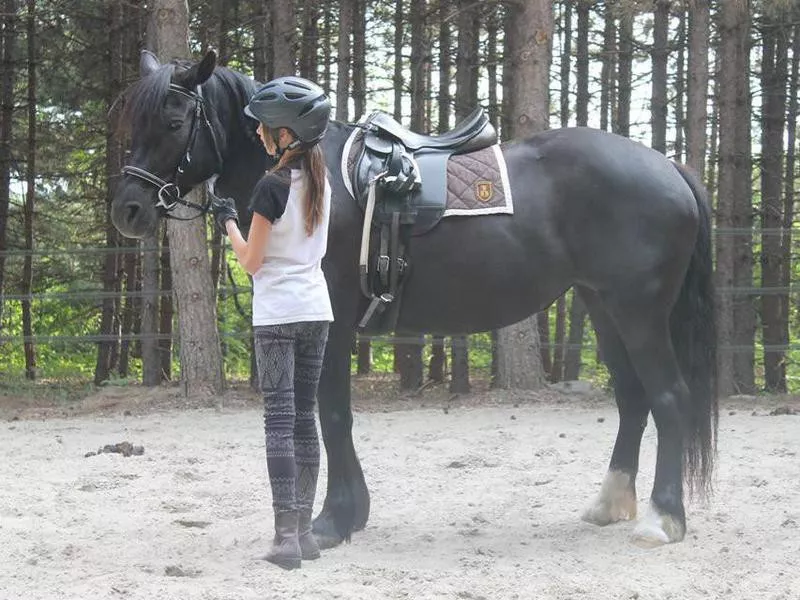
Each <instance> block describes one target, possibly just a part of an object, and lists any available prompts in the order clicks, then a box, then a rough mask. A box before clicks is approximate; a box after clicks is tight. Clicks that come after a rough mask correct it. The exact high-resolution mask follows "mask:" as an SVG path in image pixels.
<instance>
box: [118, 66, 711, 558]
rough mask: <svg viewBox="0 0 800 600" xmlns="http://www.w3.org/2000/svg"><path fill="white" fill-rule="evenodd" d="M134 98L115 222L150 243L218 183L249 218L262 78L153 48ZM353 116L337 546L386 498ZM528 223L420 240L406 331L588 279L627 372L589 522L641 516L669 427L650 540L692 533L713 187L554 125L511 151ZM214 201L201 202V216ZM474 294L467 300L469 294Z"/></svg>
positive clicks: (344, 208)
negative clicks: (372, 476)
mask: <svg viewBox="0 0 800 600" xmlns="http://www.w3.org/2000/svg"><path fill="white" fill-rule="evenodd" d="M141 67H142V78H141V79H140V80H139V81H138V82H137V83H135V84H134V85H133V86H132V87H131V89H130V90H128V92H127V93H126V97H125V121H126V122H127V123H128V124H129V126H130V130H131V132H132V137H131V142H132V152H131V157H130V161H129V165H130V166H129V167H126V169H125V170H124V172H123V173H124V174H123V176H122V177H121V179H120V180H119V182H118V184H117V188H116V193H115V196H114V201H113V206H112V219H113V222H114V224H115V225H116V227H117V229H119V231H120V232H121V233H122V234H124V235H126V236H130V237H142V236H143V235H145V234H147V233H148V232H150V231H152V230H153V228H154V227H155V226H156V223H157V221H158V219H159V218H160V217H162V216H169V209H170V207H171V206H172V205H173V204H174V203H175V202H185V200H184V199H183V197H182V196H183V194H184V193H186V192H187V191H188V190H189V189H190V188H192V187H194V186H197V185H199V184H202V183H203V182H205V181H207V180H208V179H209V178H211V177H212V176H213V175H215V174H216V175H218V180H217V184H216V189H217V192H218V193H219V194H220V195H223V196H230V197H233V198H234V199H235V200H236V202H237V205H238V206H239V209H240V214H241V215H242V216H245V215H247V209H246V207H247V202H248V199H249V193H250V191H251V189H252V188H253V185H254V184H255V182H256V181H257V180H258V178H259V177H260V176H261V175H262V174H263V172H264V170H265V169H266V168H267V166H268V165H267V157H266V155H265V153H264V152H263V149H262V148H261V145H260V143H259V141H258V139H257V138H256V135H255V126H256V124H255V122H253V121H252V120H250V119H248V118H247V117H245V116H244V114H243V113H242V108H243V107H244V106H245V104H246V103H247V101H248V99H249V96H250V95H251V94H252V93H253V91H254V89H255V84H254V82H253V81H252V80H251V79H249V78H248V77H246V76H244V75H241V74H239V73H236V72H233V71H231V70H228V69H226V68H222V67H216V58H215V56H214V54H213V53H208V54H207V55H206V56H205V57H204V59H203V60H202V61H201V62H199V63H183V62H172V63H169V64H164V65H161V64H159V63H158V61H157V60H156V59H155V57H154V56H153V55H152V54H149V53H143V55H142V63H141ZM353 128H354V126H353V125H348V124H344V123H339V122H332V123H331V125H330V129H329V130H328V132H327V134H326V136H325V138H324V152H325V155H326V156H327V159H328V166H329V171H330V179H331V185H332V187H333V210H332V216H331V223H330V237H329V240H330V242H329V249H328V253H327V256H326V259H325V262H324V270H325V274H326V277H327V280H328V285H329V288H330V293H331V297H332V302H333V308H334V313H335V318H336V321H335V323H333V326H332V327H331V330H330V340H329V343H328V348H327V353H326V356H325V367H324V370H323V375H322V380H321V382H320V389H319V410H320V420H321V424H322V434H323V439H324V442H325V448H326V451H327V459H328V460H327V462H328V487H327V495H326V498H325V501H324V504H323V507H322V511H321V513H320V515H319V516H318V517H317V519H316V521H315V525H314V527H315V532H316V533H317V535H318V536H319V537H320V539H321V541H322V543H323V544H324V545H325V546H332V545H335V544H338V543H340V542H341V541H342V540H343V539H347V538H349V535H350V533H351V532H352V531H357V530H359V529H361V528H363V527H364V525H365V524H366V521H367V518H368V515H369V493H368V490H367V486H366V483H365V481H364V475H363V473H362V470H361V465H360V464H359V461H358V458H357V456H356V452H355V449H354V447H353V439H352V432H351V430H352V424H353V419H352V413H351V406H350V352H351V344H352V340H353V332H354V330H355V327H356V324H357V322H358V320H359V318H360V316H361V315H362V313H363V312H364V309H365V306H366V302H367V300H366V299H365V297H364V296H363V295H362V294H361V293H360V291H359V268H358V262H359V260H358V259H359V244H360V236H361V228H362V222H363V218H364V215H363V213H362V211H361V209H360V208H359V206H358V205H357V203H356V202H355V201H354V200H353V198H352V197H351V196H350V194H349V193H348V192H347V190H346V188H345V186H344V184H343V179H342V173H341V155H342V150H343V146H344V144H345V140H346V139H347V138H348V136H349V134H350V133H351V132H352V131H353ZM502 152H503V155H504V157H505V159H506V162H507V167H508V175H509V180H510V185H511V190H512V194H513V197H514V214H513V215H492V216H485V217H479V218H476V217H468V218H465V217H448V218H446V219H443V220H442V221H441V222H440V223H439V224H438V225H437V226H436V228H435V229H433V230H432V231H430V232H429V233H427V234H425V235H422V236H420V237H417V238H415V239H414V241H413V244H412V245H411V247H410V249H409V252H410V254H409V257H410V261H411V262H412V264H413V265H414V269H413V270H412V271H411V273H410V274H409V275H408V277H407V280H406V282H405V289H404V292H403V298H402V310H401V312H400V315H399V320H398V322H397V330H400V331H404V332H428V333H438V334H443V335H450V334H464V333H470V332H478V331H487V330H491V329H496V328H500V327H503V326H507V325H510V324H513V323H515V322H518V321H520V320H522V319H523V318H525V317H527V316H529V315H531V314H532V313H534V312H536V311H539V310H542V309H544V308H545V307H546V306H548V305H549V304H550V303H551V302H552V301H553V300H554V299H556V298H557V297H559V296H560V295H561V294H563V293H564V292H565V291H566V290H567V289H569V288H570V287H572V286H574V287H575V289H576V291H577V293H578V294H579V295H580V297H581V298H582V299H583V301H584V302H585V304H586V306H587V308H588V311H589V314H590V316H591V319H592V323H593V325H594V327H595V331H596V333H597V337H598V340H599V344H600V349H601V355H602V357H603V359H604V361H605V363H606V364H607V366H608V368H609V370H610V373H611V375H612V380H613V387H614V391H615V394H616V401H617V406H618V408H619V418H620V420H619V430H618V433H617V438H616V443H615V445H614V449H613V452H612V455H611V461H610V466H609V469H608V472H607V474H606V476H605V479H604V482H603V485H602V488H601V491H600V493H599V496H598V497H597V499H596V500H595V501H594V502H593V503H592V504H591V505H590V507H589V508H588V509H587V510H586V512H585V513H584V515H583V518H584V519H585V520H587V521H590V522H592V523H596V524H599V525H605V524H609V523H613V522H616V521H620V520H624V519H632V518H634V517H635V516H636V489H635V481H636V474H637V470H638V458H639V446H640V442H641V439H642V433H643V431H644V429H645V426H646V424H647V419H648V415H649V414H652V415H653V419H654V421H655V425H656V428H657V432H658V451H657V459H656V469H655V480H654V485H653V490H652V494H651V497H650V503H649V509H648V511H647V514H646V515H645V516H644V517H642V518H641V519H640V521H639V523H638V524H637V526H636V528H635V529H634V539H635V540H638V541H639V542H641V543H644V544H649V545H657V544H662V543H669V542H676V541H679V540H681V539H683V537H684V535H685V531H686V518H685V512H684V504H683V502H684V479H685V480H686V481H687V482H688V484H689V485H690V486H691V487H692V488H693V489H696V490H699V491H704V490H705V489H706V488H707V487H708V482H709V478H710V475H711V471H712V466H713V462H714V454H715V446H716V429H717V402H716V394H715V379H716V371H715V364H716V358H715V350H714V348H715V346H714V343H715V339H714V338H715V336H714V333H715V332H714V307H713V289H712V282H711V278H712V263H711V246H710V213H709V207H708V202H707V200H706V195H705V192H704V190H703V188H702V186H701V184H700V183H699V182H698V181H697V179H696V178H695V177H694V176H693V175H691V174H690V173H689V172H687V171H686V169H685V168H684V167H682V166H680V165H676V164H674V163H672V162H670V161H669V160H667V158H665V157H664V156H663V155H662V154H659V153H658V152H655V151H654V150H651V149H649V148H647V147H645V146H643V145H641V144H638V143H635V142H633V141H631V140H628V139H626V138H623V137H620V136H617V135H613V134H610V133H605V132H601V131H596V130H592V129H588V128H567V129H556V130H550V131H547V132H544V133H541V134H538V135H535V136H533V137H531V138H529V139H525V140H519V141H515V142H512V143H508V144H504V145H503V146H502ZM201 211H202V207H198V214H200V212H201ZM454 299H457V301H454Z"/></svg>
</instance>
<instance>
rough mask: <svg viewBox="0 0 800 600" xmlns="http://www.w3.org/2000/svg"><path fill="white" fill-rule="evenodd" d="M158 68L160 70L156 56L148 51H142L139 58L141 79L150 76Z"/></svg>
mask: <svg viewBox="0 0 800 600" xmlns="http://www.w3.org/2000/svg"><path fill="white" fill-rule="evenodd" d="M159 68H161V63H160V62H158V58H157V57H156V55H155V54H153V53H152V52H150V50H142V53H141V55H140V56H139V72H140V73H141V75H142V77H146V76H147V75H150V73H153V72H154V71H157V70H158V69H159Z"/></svg>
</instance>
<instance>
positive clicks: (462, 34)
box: [455, 0, 480, 121]
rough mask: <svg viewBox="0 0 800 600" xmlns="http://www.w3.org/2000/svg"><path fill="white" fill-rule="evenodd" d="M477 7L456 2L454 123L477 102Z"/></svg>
mask: <svg viewBox="0 0 800 600" xmlns="http://www.w3.org/2000/svg"><path fill="white" fill-rule="evenodd" d="M477 7H478V5H477V4H476V3H475V2H474V1H473V0H458V15H457V17H456V24H457V26H458V42H457V44H458V50H457V54H456V96H455V116H456V121H458V120H459V119H462V118H464V117H465V116H467V115H468V114H469V113H471V112H472V111H473V109H474V108H475V105H476V104H477V102H478V66H479V63H478V52H479V50H480V46H479V44H480V39H479V35H478V34H479V32H480V28H479V25H478V23H477V21H478V16H479V13H478V11H477Z"/></svg>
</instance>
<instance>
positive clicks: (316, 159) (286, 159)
mask: <svg viewBox="0 0 800 600" xmlns="http://www.w3.org/2000/svg"><path fill="white" fill-rule="evenodd" d="M262 127H264V130H265V132H266V133H267V134H268V135H269V129H268V128H267V126H266V125H262ZM297 158H302V159H304V160H303V170H305V172H306V175H307V176H308V185H307V186H306V189H305V192H306V197H305V204H306V233H307V234H308V235H309V236H311V235H312V234H313V233H314V231H316V229H317V227H318V226H319V224H320V222H321V221H322V210H323V204H324V202H325V173H326V167H325V159H324V158H323V156H322V149H321V148H320V147H319V144H314V145H313V146H311V147H310V148H303V147H302V146H300V147H297V148H292V149H291V150H287V151H286V152H284V153H283V154H282V155H281V158H280V160H279V161H278V164H276V165H275V166H274V167H272V168H271V169H270V170H269V172H270V173H274V172H275V171H277V170H278V169H282V168H283V167H285V166H286V165H287V164H289V163H290V162H291V161H293V160H295V159H297Z"/></svg>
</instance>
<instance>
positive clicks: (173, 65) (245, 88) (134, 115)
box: [118, 60, 256, 134]
mask: <svg viewBox="0 0 800 600" xmlns="http://www.w3.org/2000/svg"><path fill="white" fill-rule="evenodd" d="M192 64H193V63H191V62H189V61H185V60H174V61H172V62H169V63H166V64H164V65H162V66H161V68H159V69H158V70H157V71H154V72H152V73H150V74H149V75H147V76H145V77H142V78H141V79H139V80H138V81H136V82H135V83H133V84H131V85H130V87H128V89H127V90H125V91H124V92H123V93H122V95H121V100H122V101H123V107H122V111H121V113H120V115H119V121H118V126H119V129H120V133H124V134H127V133H130V132H131V131H143V130H144V129H145V128H146V127H147V124H148V122H149V121H150V120H151V119H152V118H153V115H156V114H159V112H160V111H161V109H162V108H163V106H164V102H165V101H166V98H167V94H168V93H169V85H170V83H171V81H172V77H173V75H174V74H175V71H176V70H185V69H188V68H190V67H191V66H192ZM207 83H210V84H212V85H211V87H210V88H209V92H211V93H210V94H209V96H210V98H216V97H217V94H216V93H215V92H217V89H218V88H220V87H221V88H223V89H222V90H219V93H220V94H222V95H224V94H225V93H227V94H228V95H230V96H232V98H231V102H232V103H234V105H236V106H244V105H245V104H247V102H248V101H249V99H250V96H252V94H253V92H254V91H255V87H256V84H255V82H254V81H253V80H252V79H250V78H249V77H247V76H245V75H242V74H241V73H237V72H235V71H232V70H230V69H228V68H226V67H217V68H215V69H214V73H213V74H212V76H211V78H210V79H209V81H208V82H207ZM217 110H218V111H219V107H217ZM239 112H240V113H241V115H238V116H239V119H240V120H241V122H242V123H247V117H246V116H245V115H244V113H243V112H242V111H239Z"/></svg>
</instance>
